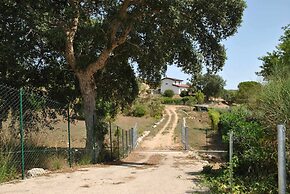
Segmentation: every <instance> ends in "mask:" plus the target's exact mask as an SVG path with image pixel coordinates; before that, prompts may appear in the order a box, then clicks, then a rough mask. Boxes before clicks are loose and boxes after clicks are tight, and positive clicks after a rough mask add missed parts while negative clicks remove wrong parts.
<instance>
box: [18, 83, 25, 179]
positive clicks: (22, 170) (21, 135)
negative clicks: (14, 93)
mask: <svg viewBox="0 0 290 194" xmlns="http://www.w3.org/2000/svg"><path fill="white" fill-rule="evenodd" d="M22 105H23V89H22V88H20V90H19V108H20V141H21V178H22V179H24V177H25V172H24V169H25V164H24V130H23V106H22Z"/></svg>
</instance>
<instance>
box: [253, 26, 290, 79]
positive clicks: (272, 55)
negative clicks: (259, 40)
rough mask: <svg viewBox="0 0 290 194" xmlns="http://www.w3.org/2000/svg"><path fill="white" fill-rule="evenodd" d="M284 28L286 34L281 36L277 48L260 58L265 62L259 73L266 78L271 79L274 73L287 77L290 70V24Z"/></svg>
mask: <svg viewBox="0 0 290 194" xmlns="http://www.w3.org/2000/svg"><path fill="white" fill-rule="evenodd" d="M283 29H284V35H283V36H282V37H281V38H280V43H279V44H278V46H277V47H276V50H274V51H272V52H268V53H267V55H266V56H263V57H261V58H260V60H262V62H263V64H262V66H261V67H260V68H261V71H260V72H258V73H257V74H258V75H260V76H263V77H264V79H265V80H269V79H271V76H273V74H280V75H281V76H286V77H287V76H288V73H289V72H290V65H289V64H290V25H288V26H286V27H284V28H283Z"/></svg>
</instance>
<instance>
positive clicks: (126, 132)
mask: <svg viewBox="0 0 290 194" xmlns="http://www.w3.org/2000/svg"><path fill="white" fill-rule="evenodd" d="M125 136H126V152H127V154H128V131H127V130H126V131H125Z"/></svg>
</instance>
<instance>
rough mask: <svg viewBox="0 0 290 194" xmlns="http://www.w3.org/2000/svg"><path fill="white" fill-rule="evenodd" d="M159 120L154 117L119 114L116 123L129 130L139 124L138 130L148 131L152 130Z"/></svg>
mask: <svg viewBox="0 0 290 194" xmlns="http://www.w3.org/2000/svg"><path fill="white" fill-rule="evenodd" d="M156 121H157V120H156V119H155V118H152V117H146V116H144V117H127V116H123V115H118V116H117V118H116V121H115V122H114V124H116V125H118V126H119V127H121V128H122V129H125V130H128V129H130V128H132V127H135V125H136V124H137V128H138V131H140V132H143V131H148V130H151V128H152V126H153V125H154V123H155V122H156Z"/></svg>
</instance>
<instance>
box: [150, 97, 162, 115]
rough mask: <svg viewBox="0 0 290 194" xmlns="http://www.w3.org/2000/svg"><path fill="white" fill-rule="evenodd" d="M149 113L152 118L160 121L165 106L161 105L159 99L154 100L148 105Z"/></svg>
mask: <svg viewBox="0 0 290 194" xmlns="http://www.w3.org/2000/svg"><path fill="white" fill-rule="evenodd" d="M148 111H149V115H150V116H151V117H154V118H156V119H160V118H161V117H162V115H163V111H164V105H162V104H161V101H160V100H159V99H155V100H152V101H151V102H149V104H148Z"/></svg>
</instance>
